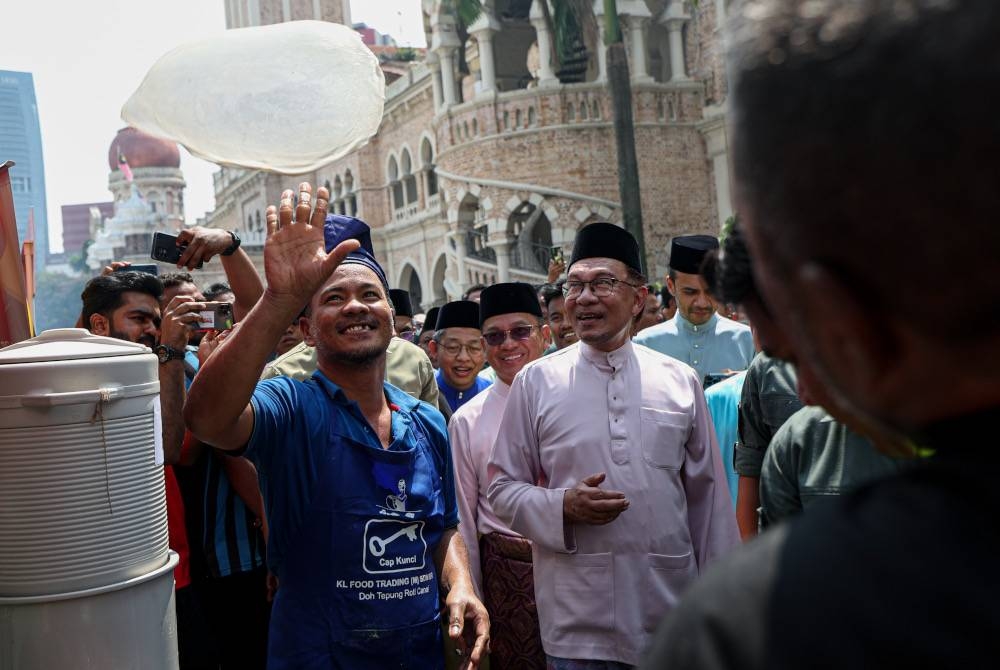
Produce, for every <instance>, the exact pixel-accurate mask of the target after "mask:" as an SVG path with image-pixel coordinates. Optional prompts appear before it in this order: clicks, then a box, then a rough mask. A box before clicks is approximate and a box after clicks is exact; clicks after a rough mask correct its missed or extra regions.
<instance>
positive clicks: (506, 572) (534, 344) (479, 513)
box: [448, 283, 549, 670]
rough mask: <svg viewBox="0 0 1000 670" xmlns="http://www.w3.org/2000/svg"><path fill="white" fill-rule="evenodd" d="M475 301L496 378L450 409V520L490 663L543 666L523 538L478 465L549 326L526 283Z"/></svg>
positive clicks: (496, 288) (486, 292)
mask: <svg viewBox="0 0 1000 670" xmlns="http://www.w3.org/2000/svg"><path fill="white" fill-rule="evenodd" d="M479 309H480V313H479V320H480V324H481V327H482V331H483V342H484V343H485V345H486V360H487V361H489V364H490V366H491V367H492V368H493V370H494V371H496V376H497V380H496V382H495V383H494V384H493V385H492V386H491V387H490V388H488V389H487V390H486V391H484V392H483V393H480V394H479V395H477V396H476V397H475V398H473V399H472V400H470V401H469V402H468V403H466V404H465V405H463V406H462V408H461V409H459V410H458V411H457V412H455V415H454V416H453V417H452V419H451V423H449V425H448V434H449V436H450V437H451V450H452V459H453V461H454V462H455V483H456V488H457V489H458V501H459V502H458V515H459V518H460V519H461V520H462V522H461V523H460V524H459V527H458V528H459V532H460V533H462V538H463V539H464V540H465V543H466V547H467V548H468V551H469V565H470V566H471V568H472V576H473V580H474V582H475V585H476V588H477V589H478V590H479V594H480V598H481V599H482V600H483V602H484V603H485V604H486V608H487V609H488V610H489V612H490V621H491V622H492V626H493V627H492V633H491V651H490V667H492V668H493V670H504V669H505V668H517V669H518V670H522V669H523V670H532V669H533V668H538V669H540V670H544V668H545V654H544V652H543V651H542V641H541V638H540V637H539V633H538V615H537V612H536V610H535V590H534V579H533V578H532V566H531V543H530V542H529V541H528V540H525V539H524V538H523V537H521V536H520V535H518V534H517V533H515V532H514V531H512V530H510V528H509V527H508V526H507V524H505V523H504V522H502V521H500V520H499V519H498V518H497V516H496V514H494V513H493V510H492V508H491V507H490V504H489V501H487V499H486V489H487V486H488V485H489V480H488V479H487V477H486V466H487V463H488V461H489V459H490V452H491V451H492V450H493V442H494V440H496V436H497V433H498V432H500V430H501V427H500V418H501V416H502V415H503V410H504V406H505V405H506V404H507V394H508V392H509V391H510V385H511V383H512V382H513V381H514V376H515V375H517V373H518V372H520V371H521V368H523V367H524V366H525V365H527V364H528V363H530V362H531V361H534V360H537V359H539V358H541V357H542V353H543V352H544V351H545V346H546V345H547V344H548V336H549V327H548V326H547V325H545V322H544V321H543V318H542V309H541V306H540V305H539V304H538V298H537V297H536V295H535V291H534V289H532V287H531V285H529V284H523V283H509V284H494V285H492V286H490V287H488V288H486V289H483V291H482V294H481V298H480V303H479Z"/></svg>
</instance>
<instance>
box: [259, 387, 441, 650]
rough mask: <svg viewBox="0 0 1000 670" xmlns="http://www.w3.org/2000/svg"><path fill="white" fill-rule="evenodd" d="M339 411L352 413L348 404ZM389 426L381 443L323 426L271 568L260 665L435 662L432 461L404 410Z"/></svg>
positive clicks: (436, 536)
mask: <svg viewBox="0 0 1000 670" xmlns="http://www.w3.org/2000/svg"><path fill="white" fill-rule="evenodd" d="M324 391H326V389H325V387H324ZM326 392H327V396H328V398H330V401H331V402H333V399H332V397H330V395H329V392H328V391H326ZM348 411H349V412H350V413H351V415H352V416H354V417H355V418H357V417H360V416H361V414H360V412H359V411H358V410H357V406H356V405H354V404H353V403H352V404H351V406H350V407H349V408H348ZM361 421H362V422H363V421H364V420H363V419H361ZM332 423H334V424H338V423H339V422H336V421H334V422H332ZM362 425H364V426H365V427H366V428H367V423H362ZM392 428H393V430H392V433H393V435H394V440H393V442H392V444H391V445H390V448H389V449H382V448H381V446H380V445H379V444H378V441H377V439H376V438H374V434H372V440H371V443H370V444H369V443H364V442H361V441H358V440H356V439H352V438H351V437H349V436H348V435H346V434H345V433H346V432H347V431H345V430H344V429H343V428H342V427H339V426H338V425H331V426H330V432H329V440H328V444H327V453H326V457H325V460H324V463H323V465H322V468H321V470H320V472H319V477H318V480H317V483H316V487H315V496H314V498H313V500H312V502H311V504H310V506H309V508H308V510H307V513H306V515H305V518H304V519H303V522H302V526H301V528H300V529H299V530H298V532H297V533H296V534H295V535H294V536H293V537H292V538H291V539H290V541H289V544H288V549H287V551H286V553H285V560H284V564H283V565H282V567H281V580H280V588H279V589H278V593H277V596H276V598H275V601H274V608H273V611H272V614H271V629H270V635H269V642H268V646H269V650H268V668H269V669H270V670H285V669H292V668H295V669H296V670H298V669H303V670H305V669H308V670H312V669H317V670H318V669H323V670H332V669H340V668H344V669H347V668H352V669H353V668H415V669H416V668H419V669H420V670H424V669H431V670H434V669H435V668H444V660H443V650H442V649H443V648H442V642H441V629H440V624H439V597H438V580H437V572H436V570H435V568H434V550H435V549H436V547H437V545H438V542H439V540H440V538H441V533H442V531H443V530H444V500H443V495H442V483H441V476H440V474H439V473H440V472H441V470H440V468H438V467H435V459H434V454H433V452H432V447H431V444H430V441H429V439H428V437H427V433H426V432H425V431H424V429H423V427H422V426H421V425H420V423H419V422H418V421H416V420H415V418H414V417H413V416H412V415H410V414H409V413H407V412H393V421H392ZM395 436H398V437H395Z"/></svg>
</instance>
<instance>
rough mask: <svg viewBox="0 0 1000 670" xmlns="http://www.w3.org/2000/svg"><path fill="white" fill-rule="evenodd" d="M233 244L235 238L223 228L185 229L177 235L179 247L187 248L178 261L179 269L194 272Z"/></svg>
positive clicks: (196, 227) (199, 227)
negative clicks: (182, 268)
mask: <svg viewBox="0 0 1000 670" xmlns="http://www.w3.org/2000/svg"><path fill="white" fill-rule="evenodd" d="M232 243H233V236H232V235H230V234H229V233H228V232H227V231H225V230H222V229H221V228H202V227H201V226H195V227H194V228H185V229H184V230H182V231H181V232H179V233H178V234H177V246H179V247H183V246H186V247H187V248H186V249H184V253H182V254H181V257H180V258H179V259H178V260H177V267H179V268H180V267H186V268H187V269H188V270H194V269H195V268H197V267H198V266H200V265H201V264H202V263H207V262H208V261H210V260H211V259H212V257H213V256H216V255H218V254H221V253H222V252H223V251H225V250H226V249H228V248H229V247H230V246H231V245H232Z"/></svg>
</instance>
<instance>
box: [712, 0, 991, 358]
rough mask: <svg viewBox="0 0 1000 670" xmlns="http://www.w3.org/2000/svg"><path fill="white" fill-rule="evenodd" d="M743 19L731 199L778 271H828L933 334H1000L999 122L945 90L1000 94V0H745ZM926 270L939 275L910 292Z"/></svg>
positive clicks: (739, 20) (734, 76) (738, 27)
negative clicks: (999, 262)
mask: <svg viewBox="0 0 1000 670" xmlns="http://www.w3.org/2000/svg"><path fill="white" fill-rule="evenodd" d="M731 16H732V24H731V30H730V33H729V37H728V39H727V42H728V44H729V60H730V67H729V71H730V73H731V79H730V91H731V93H730V105H731V107H732V110H733V111H732V128H733V132H732V133H731V135H730V144H731V147H732V159H733V175H734V182H735V184H734V189H735V191H736V192H737V194H738V197H739V199H740V200H741V202H742V203H744V204H743V205H741V207H742V208H743V210H744V211H743V212H742V213H743V215H744V216H745V217H747V220H748V222H749V223H750V224H751V225H752V226H753V231H754V235H753V241H755V242H756V241H757V240H759V244H760V246H761V247H762V249H761V253H764V252H765V249H764V248H763V247H765V245H766V253H767V262H768V265H769V267H771V268H772V271H773V272H774V273H775V274H776V275H777V276H778V277H782V276H784V277H787V276H790V275H791V274H792V272H793V270H794V269H795V268H797V267H801V266H802V265H803V264H804V263H815V264H817V265H820V266H822V267H824V268H826V269H827V270H828V271H829V272H831V273H832V274H834V275H835V276H836V277H837V278H838V280H839V281H840V283H841V284H842V285H844V286H845V287H848V288H849V289H850V290H851V291H852V292H854V293H856V294H864V296H865V298H866V300H867V301H868V303H869V304H870V306H871V309H872V311H873V313H876V312H879V311H881V312H882V313H885V314H887V315H893V316H896V317H898V318H901V319H904V320H905V321H907V322H908V323H911V324H914V325H916V326H917V327H919V328H922V329H925V330H927V332H929V333H934V335H935V336H939V337H966V338H968V337H977V338H978V337H983V336H985V335H986V334H987V333H989V334H990V336H993V333H996V332H998V331H1000V312H998V311H997V310H984V309H983V305H984V304H985V305H995V304H1000V273H997V272H984V271H983V268H988V267H994V266H995V265H996V253H997V249H998V248H1000V226H998V225H996V222H995V217H996V212H997V211H998V210H1000V188H997V169H996V157H997V156H998V155H1000V115H997V113H996V110H995V108H994V106H993V105H992V104H990V103H989V102H988V98H987V97H983V96H976V95H973V96H972V97H969V96H963V95H955V94H946V93H944V92H943V90H942V83H943V82H947V90H948V91H952V92H954V91H989V90H993V89H994V88H995V87H996V82H997V81H998V80H1000V52H998V50H997V47H996V42H997V35H998V34H1000V2H996V0H963V1H962V2H942V1H941V0H748V2H745V3H743V5H742V6H740V7H739V8H737V9H734V11H733V12H732V13H731ZM918 268H919V271H920V272H921V273H922V274H924V275H925V276H937V277H942V279H940V280H937V281H929V282H923V283H921V289H920V290H917V291H908V290H903V289H902V287H903V286H904V285H905V279H906V277H912V276H913V273H914V271H915V270H916V269H918ZM944 276H947V280H945V279H943V277H944ZM970 287H975V289H974V290H970ZM945 306H947V311H948V313H949V317H948V318H946V319H944V318H928V314H934V313H941V312H942V311H944V308H945ZM970 323H975V324H976V327H975V328H970V327H969V324H970Z"/></svg>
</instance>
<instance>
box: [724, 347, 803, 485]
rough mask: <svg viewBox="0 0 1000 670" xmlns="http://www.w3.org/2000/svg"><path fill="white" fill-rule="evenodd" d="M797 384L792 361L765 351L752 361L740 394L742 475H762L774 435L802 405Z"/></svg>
mask: <svg viewBox="0 0 1000 670" xmlns="http://www.w3.org/2000/svg"><path fill="white" fill-rule="evenodd" d="M796 386H797V383H796V377H795V368H793V367H792V366H791V364H789V363H785V362H784V361H780V360H778V359H776V358H771V357H770V356H768V355H766V354H763V353H760V354H757V356H755V357H754V359H753V361H751V362H750V367H749V368H747V378H746V382H744V384H743V395H742V397H741V398H740V424H739V425H740V441H739V442H738V443H737V444H736V452H735V454H734V455H733V461H734V464H735V467H736V472H737V474H739V475H740V476H741V477H760V467H761V464H762V463H763V461H764V452H765V451H767V447H768V445H769V444H770V443H771V438H772V437H774V434H775V433H776V432H778V428H780V427H781V425H782V424H783V423H785V421H787V420H788V417H790V416H791V415H792V414H794V413H795V412H797V411H798V410H799V409H801V407H802V402H801V401H800V400H799V395H798V391H797V389H796Z"/></svg>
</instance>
